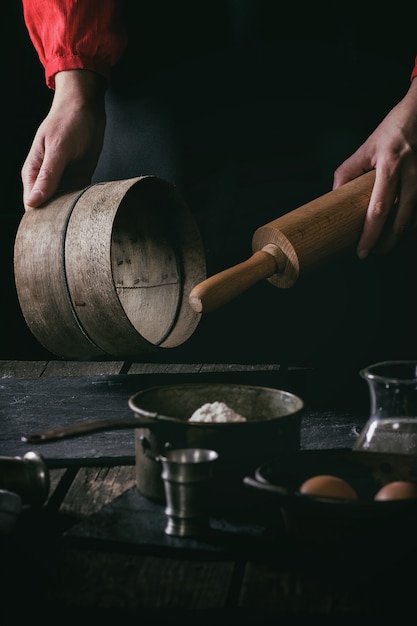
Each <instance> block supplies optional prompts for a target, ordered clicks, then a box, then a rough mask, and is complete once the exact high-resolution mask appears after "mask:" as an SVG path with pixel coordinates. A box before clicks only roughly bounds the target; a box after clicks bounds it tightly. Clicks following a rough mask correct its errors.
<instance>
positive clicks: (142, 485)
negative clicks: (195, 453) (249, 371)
mask: <svg viewBox="0 0 417 626" xmlns="http://www.w3.org/2000/svg"><path fill="white" fill-rule="evenodd" d="M212 402H224V403H226V404H227V406H228V407H230V408H231V409H233V410H234V411H236V412H237V413H239V414H240V415H242V416H244V417H246V421H245V422H222V423H219V422H189V421H188V420H189V418H190V417H191V415H192V414H193V413H194V411H195V410H196V409H198V408H199V407H200V406H202V405H203V404H205V403H212ZM129 407H130V408H131V409H132V411H133V412H134V414H135V416H136V417H137V419H138V422H143V420H144V419H148V420H150V421H152V426H151V428H148V427H140V428H136V430H135V446H136V485H137V489H138V491H139V492H140V493H142V494H143V495H144V496H146V497H148V498H150V499H154V500H158V501H164V500H165V493H164V487H163V481H162V479H161V465H160V458H159V457H160V455H161V454H163V453H164V452H165V451H166V450H168V449H173V448H208V449H212V450H215V451H216V452H217V453H218V455H219V458H218V461H217V463H216V467H215V470H214V472H215V476H214V481H213V489H214V491H215V493H216V497H217V496H218V497H220V496H221V494H222V493H226V494H227V492H228V491H229V489H233V491H234V493H235V490H236V489H237V488H240V486H241V484H242V479H243V477H244V476H245V474H246V473H247V472H248V471H253V470H254V469H255V468H256V467H257V466H258V465H259V464H260V463H262V462H264V461H265V460H267V459H269V458H272V457H276V456H277V455H278V456H279V455H280V454H281V453H285V454H287V453H288V452H296V451H298V450H299V448H300V428H301V416H302V412H303V409H304V403H303V401H302V399H301V398H299V397H298V396H296V395H294V394H292V393H290V392H288V391H283V390H280V389H273V388H269V387H259V386H251V385H236V384H217V383H190V384H178V385H165V386H160V387H152V388H149V389H146V390H143V391H140V392H138V393H136V394H135V395H133V396H132V397H131V398H130V399H129Z"/></svg>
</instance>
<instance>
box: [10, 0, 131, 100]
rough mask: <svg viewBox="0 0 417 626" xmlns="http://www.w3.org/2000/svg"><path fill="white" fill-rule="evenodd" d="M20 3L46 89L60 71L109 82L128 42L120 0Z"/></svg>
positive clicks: (28, 1) (30, 0)
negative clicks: (83, 72) (83, 71)
mask: <svg viewBox="0 0 417 626" xmlns="http://www.w3.org/2000/svg"><path fill="white" fill-rule="evenodd" d="M22 2H23V16H24V20H25V24H26V27H27V29H28V31H29V36H30V38H31V41H32V43H33V45H34V47H35V50H36V51H37V53H38V55H39V59H40V61H41V63H42V65H43V66H44V68H45V80H46V84H47V85H48V87H50V88H51V89H54V87H55V74H56V73H57V72H60V71H62V70H71V69H86V70H91V71H93V72H97V73H98V74H101V75H102V76H104V77H105V78H106V79H107V80H109V78H110V73H111V68H112V67H113V65H114V64H115V63H116V62H117V60H118V59H119V58H120V56H121V55H122V53H123V51H124V49H125V47H126V43H127V35H126V29H125V24H124V21H123V1H122V0H22Z"/></svg>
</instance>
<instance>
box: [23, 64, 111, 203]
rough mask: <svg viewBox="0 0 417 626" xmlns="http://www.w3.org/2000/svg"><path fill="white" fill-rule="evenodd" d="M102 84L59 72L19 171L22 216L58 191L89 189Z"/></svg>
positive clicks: (99, 131)
mask: <svg viewBox="0 0 417 626" xmlns="http://www.w3.org/2000/svg"><path fill="white" fill-rule="evenodd" d="M106 86H107V84H106V81H105V80H104V79H103V78H102V77H101V76H99V75H98V74H95V73H94V72H90V71H88V70H68V71H62V72H59V73H58V74H56V76H55V93H54V98H53V101H52V105H51V108H50V111H49V113H48V115H47V116H46V117H45V119H44V120H43V122H42V123H41V124H40V126H39V128H38V130H37V132H36V134H35V137H34V139H33V142H32V145H31V148H30V150H29V153H28V155H27V157H26V160H25V162H24V164H23V167H22V172H21V175H22V183H23V204H24V208H25V211H27V210H28V209H31V208H36V207H39V206H41V205H42V204H43V203H44V202H46V201H47V200H49V199H50V198H51V197H52V196H53V195H54V194H55V192H56V191H57V190H58V189H65V190H76V189H83V188H84V187H87V186H88V185H89V184H90V183H91V177H92V175H93V173H94V170H95V168H96V165H97V162H98V159H99V156H100V153H101V149H102V146H103V137H104V130H105V125H106V115H105V104H104V95H105V90H106Z"/></svg>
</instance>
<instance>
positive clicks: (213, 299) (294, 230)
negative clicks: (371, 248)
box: [189, 170, 375, 313]
mask: <svg viewBox="0 0 417 626" xmlns="http://www.w3.org/2000/svg"><path fill="white" fill-rule="evenodd" d="M374 182H375V171H374V170H372V171H370V172H367V173H366V174H363V175H362V176H359V177H358V178H355V179H354V180H352V181H350V182H348V183H346V184H345V185H342V187H339V188H338V189H335V190H332V191H330V192H328V193H326V194H324V195H323V196H320V197H319V198H316V199H315V200H312V201H311V202H309V203H307V204H304V205H303V206H301V207H299V208H298V209H294V210H293V211H290V212H289V213H287V214H285V215H282V216H281V217H279V218H277V219H276V220H274V221H272V222H269V223H268V224H266V225H265V226H261V227H260V228H258V229H257V230H256V231H255V233H254V235H253V239H252V249H253V250H254V253H253V255H252V256H251V257H250V258H249V259H248V260H246V261H243V262H242V263H239V264H238V265H234V266H233V267H230V268H228V269H226V270H223V271H222V272H219V273H218V274H214V275H213V276H211V277H209V278H207V279H206V280H204V281H203V282H201V283H199V284H198V285H196V286H195V287H194V288H193V289H192V291H191V293H190V295H189V303H190V306H191V308H192V309H193V310H194V311H196V312H197V313H207V312H210V311H213V310H215V309H217V308H219V307H220V306H222V305H223V304H226V303H227V302H229V301H230V300H232V299H233V298H235V297H236V296H238V295H239V294H241V293H243V292H244V291H246V290H247V289H249V288H250V287H252V286H253V285H254V284H256V283H257V282H259V281H261V280H263V279H268V280H269V281H270V282H271V283H272V284H273V285H275V286H277V287H283V288H287V287H291V286H292V285H293V284H294V283H295V282H296V281H297V280H298V278H299V276H300V275H301V274H303V273H305V272H308V271H312V270H314V269H316V268H318V267H320V266H321V265H323V264H324V263H326V262H329V261H331V260H332V259H334V258H336V257H337V256H340V255H341V254H343V253H344V252H346V251H347V250H349V249H351V248H353V246H354V245H356V243H357V241H358V240H359V237H360V234H361V232H362V227H363V222H364V219H365V215H366V210H367V208H368V205H369V200H370V197H371V193H372V188H373V185H374Z"/></svg>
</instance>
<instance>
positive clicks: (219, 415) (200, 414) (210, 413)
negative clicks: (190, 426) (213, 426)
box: [188, 402, 246, 422]
mask: <svg viewBox="0 0 417 626" xmlns="http://www.w3.org/2000/svg"><path fill="white" fill-rule="evenodd" d="M188 421H189V422H246V417H243V416H242V415H239V413H236V411H234V410H233V409H231V408H230V407H229V406H227V404H226V403H225V402H207V403H206V404H203V405H202V406H201V407H200V408H199V409H197V410H196V411H194V413H193V414H192V416H191V417H190V419H189V420H188Z"/></svg>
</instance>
